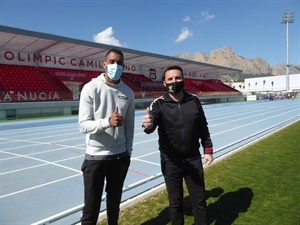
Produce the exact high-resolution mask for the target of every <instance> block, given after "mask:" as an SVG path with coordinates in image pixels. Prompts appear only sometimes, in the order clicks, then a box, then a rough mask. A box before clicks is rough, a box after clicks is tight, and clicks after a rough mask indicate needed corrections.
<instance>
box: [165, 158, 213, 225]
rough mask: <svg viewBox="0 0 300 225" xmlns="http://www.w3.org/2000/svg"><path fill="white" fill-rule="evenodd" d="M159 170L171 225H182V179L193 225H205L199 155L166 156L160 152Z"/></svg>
mask: <svg viewBox="0 0 300 225" xmlns="http://www.w3.org/2000/svg"><path fill="white" fill-rule="evenodd" d="M161 170H162V174H163V176H164V179H165V184H166V188H167V192H168V198H169V214H170V220H171V223H172V225H183V224H184V215H183V179H184V180H185V183H186V186H187V189H188V192H189V198H190V200H191V203H192V207H193V215H194V220H195V225H207V224H208V222H207V211H206V196H205V184H204V172H203V166H202V160H201V156H196V157H193V158H176V157H172V158H170V157H168V156H166V155H165V154H163V153H161Z"/></svg>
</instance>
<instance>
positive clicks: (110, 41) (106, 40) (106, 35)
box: [94, 27, 123, 47]
mask: <svg viewBox="0 0 300 225" xmlns="http://www.w3.org/2000/svg"><path fill="white" fill-rule="evenodd" d="M113 34H114V31H113V29H112V27H108V28H106V29H105V30H104V31H102V32H100V33H98V34H97V35H94V41H95V42H97V43H102V44H107V45H113V46H119V47H122V46H123V45H122V44H121V43H120V41H119V40H118V39H116V38H115V37H114V36H113Z"/></svg>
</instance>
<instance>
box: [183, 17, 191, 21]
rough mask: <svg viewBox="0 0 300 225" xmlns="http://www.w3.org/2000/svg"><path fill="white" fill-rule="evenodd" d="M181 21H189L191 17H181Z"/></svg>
mask: <svg viewBox="0 0 300 225" xmlns="http://www.w3.org/2000/svg"><path fill="white" fill-rule="evenodd" d="M182 20H183V22H189V21H191V18H190V17H189V16H185V17H183V19H182Z"/></svg>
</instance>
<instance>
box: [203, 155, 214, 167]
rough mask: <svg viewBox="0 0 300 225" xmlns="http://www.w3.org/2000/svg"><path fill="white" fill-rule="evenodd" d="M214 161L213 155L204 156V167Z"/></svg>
mask: <svg viewBox="0 0 300 225" xmlns="http://www.w3.org/2000/svg"><path fill="white" fill-rule="evenodd" d="M213 160H214V158H213V156H212V154H204V165H206V166H208V165H210V164H211V163H212V161H213Z"/></svg>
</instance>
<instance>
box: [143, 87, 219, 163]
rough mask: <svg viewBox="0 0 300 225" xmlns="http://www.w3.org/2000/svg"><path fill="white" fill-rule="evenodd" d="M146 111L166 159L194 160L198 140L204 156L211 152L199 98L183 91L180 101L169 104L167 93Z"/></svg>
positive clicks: (197, 148)
mask: <svg viewBox="0 0 300 225" xmlns="http://www.w3.org/2000/svg"><path fill="white" fill-rule="evenodd" d="M150 109H151V111H152V114H153V117H154V126H153V127H152V129H144V132H145V133H148V134H149V133H152V132H153V131H154V130H155V129H156V127H157V126H158V135H159V140H158V142H159V150H160V151H161V152H162V153H165V154H166V155H168V156H170V157H171V156H181V157H194V156H197V155H200V152H199V148H200V143H199V138H200V139H201V145H202V147H203V148H204V153H212V146H213V145H212V141H211V139H210V133H209V130H208V127H207V121H206V117H205V115H204V111H203V108H202V105H201V102H200V100H199V98H198V97H197V96H196V95H191V94H188V93H186V92H184V97H183V99H182V101H181V102H175V101H173V100H172V99H171V98H170V96H169V94H165V95H163V96H161V97H159V98H157V99H155V100H154V101H153V102H152V103H151V105H150Z"/></svg>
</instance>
